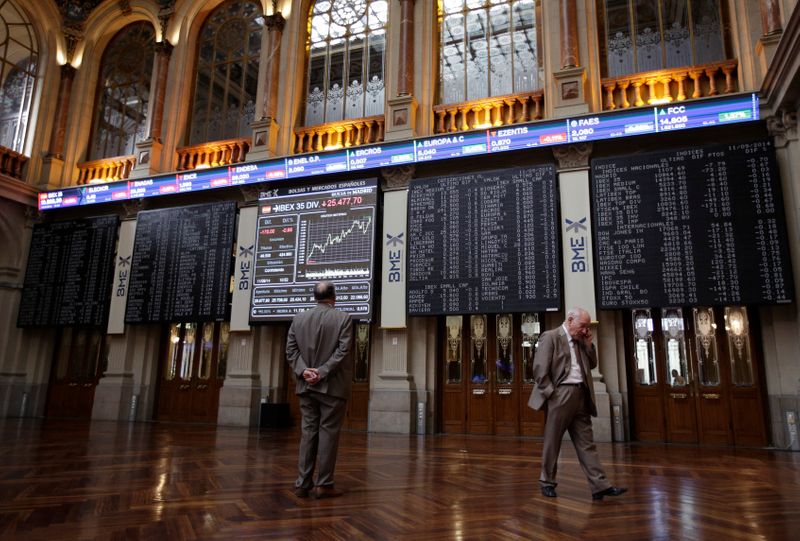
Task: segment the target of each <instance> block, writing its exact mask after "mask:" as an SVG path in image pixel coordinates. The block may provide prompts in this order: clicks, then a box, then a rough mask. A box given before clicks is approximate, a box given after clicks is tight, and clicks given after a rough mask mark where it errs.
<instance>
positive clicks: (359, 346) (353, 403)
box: [344, 321, 372, 430]
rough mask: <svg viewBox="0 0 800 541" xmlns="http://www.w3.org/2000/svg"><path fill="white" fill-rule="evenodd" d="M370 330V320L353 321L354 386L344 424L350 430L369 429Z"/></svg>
mask: <svg viewBox="0 0 800 541" xmlns="http://www.w3.org/2000/svg"><path fill="white" fill-rule="evenodd" d="M370 331H371V324H370V323H369V322H365V321H358V322H355V323H353V348H352V351H353V388H352V391H351V392H350V399H349V400H348V401H347V415H346V416H345V424H344V427H345V428H347V429H349V430H367V429H368V425H369V367H370V359H371V355H370V350H371V349H372V347H371V346H372V343H371V340H370V336H371V332H370Z"/></svg>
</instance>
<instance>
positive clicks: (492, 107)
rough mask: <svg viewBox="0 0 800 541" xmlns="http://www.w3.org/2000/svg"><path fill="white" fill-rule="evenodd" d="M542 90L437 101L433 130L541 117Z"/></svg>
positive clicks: (455, 128) (441, 130) (503, 124)
mask: <svg viewBox="0 0 800 541" xmlns="http://www.w3.org/2000/svg"><path fill="white" fill-rule="evenodd" d="M543 110H544V92H543V91H541V90H537V91H536V92H525V93H520V94H509V95H507V96H495V97H492V98H483V99H480V100H472V101H465V102H461V103H448V104H442V105H436V106H434V108H433V112H434V114H436V116H437V120H436V127H435V130H436V133H445V132H454V131H465V130H472V129H475V128H484V127H485V128H489V127H492V126H506V125H509V124H520V123H522V122H529V121H531V120H539V119H541V118H542V112H543Z"/></svg>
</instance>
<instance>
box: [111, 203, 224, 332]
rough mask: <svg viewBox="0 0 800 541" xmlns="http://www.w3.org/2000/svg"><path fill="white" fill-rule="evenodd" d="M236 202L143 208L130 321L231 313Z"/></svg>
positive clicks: (130, 295) (210, 317) (208, 318)
mask: <svg viewBox="0 0 800 541" xmlns="http://www.w3.org/2000/svg"><path fill="white" fill-rule="evenodd" d="M235 223H236V203H235V202H233V201H226V202H222V203H211V204H204V205H192V206H185V207H177V208H170V209H164V210H152V211H145V212H140V213H139V217H138V219H137V222H136V238H135V240H134V246H133V258H132V262H131V274H130V286H129V289H128V302H127V306H126V309H125V322H126V323H157V322H180V321H220V320H224V319H226V318H227V317H228V313H229V302H230V277H231V261H232V260H231V257H232V253H233V234H234V229H235Z"/></svg>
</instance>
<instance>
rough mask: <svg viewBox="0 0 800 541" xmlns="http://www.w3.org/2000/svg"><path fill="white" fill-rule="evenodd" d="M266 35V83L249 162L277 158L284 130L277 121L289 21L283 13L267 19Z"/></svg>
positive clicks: (263, 70) (262, 93)
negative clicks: (283, 53) (284, 37)
mask: <svg viewBox="0 0 800 541" xmlns="http://www.w3.org/2000/svg"><path fill="white" fill-rule="evenodd" d="M264 19H265V21H266V24H265V28H266V34H265V35H264V37H263V39H262V48H263V51H262V55H261V66H262V73H263V75H264V76H265V79H264V80H262V81H261V84H260V85H259V88H262V87H263V88H262V90H261V95H260V103H261V105H260V108H259V109H260V110H259V112H258V114H257V115H256V120H255V121H254V122H253V123H252V124H250V127H251V128H252V130H253V144H252V146H251V148H250V152H248V153H247V159H248V160H263V159H267V158H271V157H273V156H275V152H276V148H277V144H278V131H279V128H280V126H279V125H278V122H277V121H276V119H275V115H276V114H277V111H278V90H279V83H280V62H281V39H282V37H283V28H284V26H286V19H284V18H283V15H281V13H280V11H276V12H275V13H273V14H272V15H269V16H267V17H265V18H264Z"/></svg>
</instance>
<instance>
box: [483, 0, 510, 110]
mask: <svg viewBox="0 0 800 541" xmlns="http://www.w3.org/2000/svg"><path fill="white" fill-rule="evenodd" d="M489 21H490V25H491V26H490V29H491V39H490V40H489V65H490V77H491V80H490V89H491V94H492V95H493V96H502V95H504V94H511V93H512V92H513V91H514V87H513V85H512V82H513V77H514V74H513V64H514V63H513V62H512V58H511V34H510V33H509V29H510V28H511V20H510V13H509V7H508V5H500V6H495V7H493V8H492V9H491V10H490V11H489ZM509 67H512V69H509Z"/></svg>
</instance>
